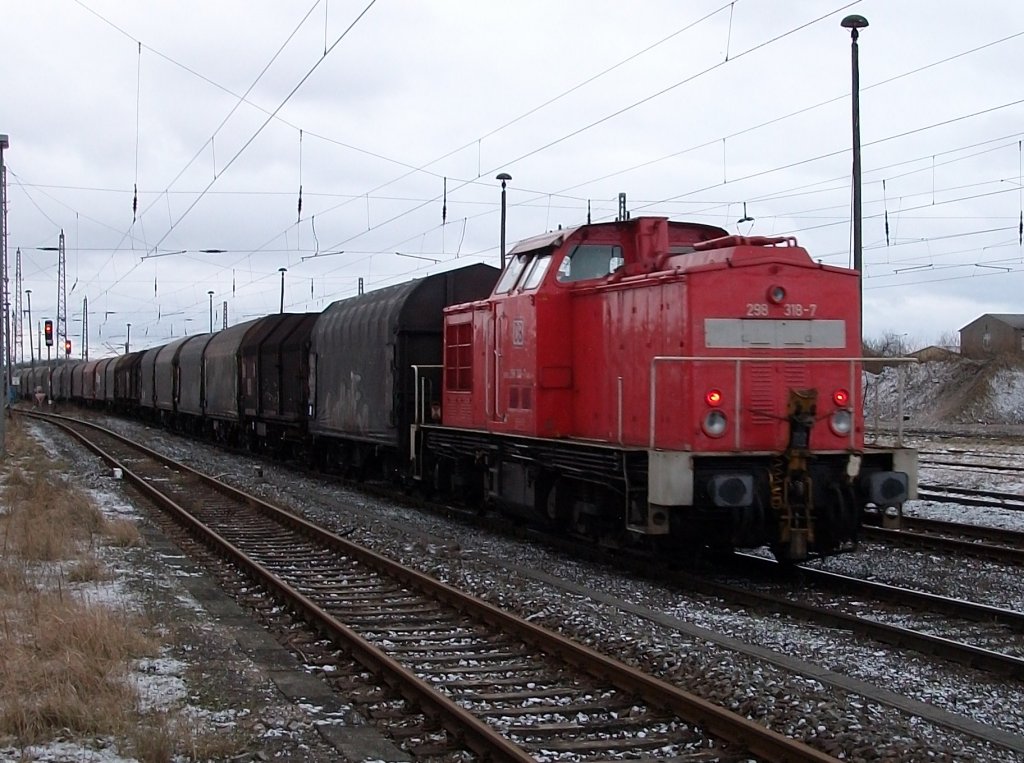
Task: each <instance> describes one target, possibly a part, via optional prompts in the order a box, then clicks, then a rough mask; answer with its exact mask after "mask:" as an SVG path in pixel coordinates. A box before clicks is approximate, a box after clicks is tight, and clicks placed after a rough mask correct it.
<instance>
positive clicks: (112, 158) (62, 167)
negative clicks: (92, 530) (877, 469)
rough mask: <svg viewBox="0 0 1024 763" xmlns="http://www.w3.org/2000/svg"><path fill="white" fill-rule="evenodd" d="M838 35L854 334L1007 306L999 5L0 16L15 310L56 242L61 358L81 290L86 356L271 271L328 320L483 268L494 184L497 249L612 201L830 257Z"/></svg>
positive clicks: (646, 5)
mask: <svg viewBox="0 0 1024 763" xmlns="http://www.w3.org/2000/svg"><path fill="white" fill-rule="evenodd" d="M853 13H856V14H860V15H862V16H864V17H866V18H867V19H868V21H869V23H870V26H869V27H868V28H867V29H864V30H863V31H862V32H861V37H860V76H861V123H862V144H863V168H864V282H863V285H864V298H865V306H864V333H865V336H868V337H878V336H881V335H882V334H884V333H885V332H895V333H899V334H903V333H906V334H907V335H908V342H910V343H911V344H914V345H924V344H929V343H934V342H936V341H938V340H939V339H940V337H941V336H942V335H943V334H951V333H954V332H956V331H957V330H958V329H960V328H961V327H962V326H964V325H966V324H967V323H969V322H970V321H971V320H973V319H974V318H975V317H977V316H978V315H980V314H982V313H986V312H991V313H1002V312H1024V300H1022V298H1021V294H1022V292H1024V249H1022V247H1021V245H1020V239H1019V231H1018V226H1019V223H1020V217H1021V208H1022V205H1024V201H1022V195H1024V189H1022V187H1021V179H1022V156H1021V140H1022V139H1024V120H1022V116H1024V79H1022V77H1021V65H1022V62H1024V3H1022V2H1019V0H979V1H978V2H975V3H970V4H967V3H964V2H962V1H960V0H862V1H861V2H847V3H843V2H839V1H836V2H831V1H830V0H804V1H800V0H736V2H732V3H727V2H724V0H710V1H708V0H686V1H685V2H684V0H665V1H664V2H662V1H659V0H643V1H642V2H632V3H624V2H622V1H621V0H614V1H610V0H609V1H606V0H536V1H534V0H515V2H507V1H506V2H501V3H499V2H487V1H485V0H466V1H465V2H459V1H457V0H434V1H433V2H428V1H427V0H376V2H370V0H319V2H314V0H293V1H292V2H280V0H245V1H244V2H243V1H242V0H237V1H236V0H217V2H209V0H202V1H199V0H173V1H171V0H150V1H148V2H144V3H140V2H128V1H127V0H4V2H3V12H2V19H3V22H2V23H3V26H2V30H3V44H4V56H3V59H4V67H3V87H2V89H0V133H6V134H8V135H9V138H10V146H9V148H8V149H7V150H6V151H5V154H4V156H5V162H6V166H7V187H8V192H7V198H8V231H9V237H8V252H9V260H10V262H9V273H10V285H11V290H12V291H13V290H14V286H15V252H16V250H17V249H18V248H20V249H21V257H22V272H23V283H22V287H21V288H22V297H23V298H22V306H21V307H22V311H23V312H24V311H26V310H27V309H28V303H27V300H26V299H25V296H24V291H25V290H27V289H31V290H32V295H31V307H32V317H33V321H34V323H36V324H38V322H39V321H40V320H41V319H43V318H47V317H48V318H53V317H55V316H56V312H57V281H58V279H57V259H58V257H57V253H56V252H55V251H52V250H49V249H48V248H49V247H57V245H58V239H59V234H60V231H61V229H63V230H64V233H65V236H66V244H65V246H66V252H67V313H68V334H69V335H70V337H71V339H72V342H73V348H74V349H73V355H74V356H75V357H78V356H79V355H80V343H81V335H82V308H83V298H86V297H87V298H88V305H89V315H88V322H89V329H90V338H89V345H90V357H99V356H102V355H109V354H112V353H113V352H123V350H124V344H125V341H126V338H127V337H126V334H127V333H128V329H127V324H129V323H130V324H131V331H130V338H131V349H132V350H137V349H142V348H145V347H148V346H154V345H157V344H163V343H165V342H167V341H169V340H170V339H172V338H174V337H177V336H182V335H184V334H185V333H188V334H195V333H201V332H204V331H207V330H208V329H209V305H210V297H209V295H208V292H209V291H213V303H214V306H215V311H216V317H215V325H217V326H219V325H220V324H221V321H222V318H221V310H222V307H221V306H222V304H223V303H224V302H227V304H228V320H229V323H231V324H234V323H237V322H240V321H242V320H246V319H249V318H253V317H257V316H261V315H265V314H267V313H272V312H277V311H278V309H279V300H280V288H281V273H280V272H279V268H282V267H284V268H287V273H286V274H285V276H284V278H285V299H284V302H285V310H286V311H292V312H301V311H320V310H322V309H324V308H325V307H326V306H327V305H328V304H330V303H331V302H332V301H334V300H337V299H340V298H343V297H347V296H351V295H353V294H355V293H356V291H357V289H358V284H359V279H360V278H361V279H363V283H364V287H365V289H367V290H370V289H374V288H379V287H381V286H384V285H388V284H392V283H397V282H400V281H402V280H405V279H408V278H410V277H414V276H420V275H423V274H426V273H428V272H431V271H432V270H437V269H447V268H450V267H453V266H454V265H455V264H456V263H471V262H480V261H482V262H488V263H491V264H495V265H496V264H497V263H498V258H499V220H500V184H499V183H498V182H497V181H496V180H495V179H494V177H495V175H496V174H497V173H499V172H503V171H504V172H508V173H509V174H511V176H512V181H511V182H510V183H509V184H508V197H507V199H508V221H507V231H508V232H507V237H508V240H509V243H510V245H511V243H512V242H514V241H516V240H518V239H520V238H526V237H528V236H532V235H535V234H538V233H541V232H543V231H545V230H549V229H553V228H556V227H558V226H559V225H562V226H573V225H578V224H580V223H583V222H585V221H586V217H587V209H588V205H589V207H590V210H591V215H592V217H593V219H594V220H595V221H600V220H610V219H613V218H614V217H615V214H616V209H617V203H618V201H617V200H618V194H619V193H620V192H624V193H626V194H627V205H628V208H629V210H630V213H631V215H633V216H634V217H635V216H639V215H661V216H668V217H670V218H672V219H677V220H684V219H685V220H694V221H698V222H704V223H711V224H715V225H719V226H722V227H725V228H727V229H729V230H731V231H734V232H739V233H743V234H751V235H780V234H785V235H793V236H796V237H797V239H798V240H799V242H800V244H801V245H803V246H805V247H807V249H808V250H809V251H810V253H811V255H812V256H813V257H815V258H816V259H820V260H823V261H824V262H827V263H830V264H836V265H849V264H852V258H851V254H850V251H851V246H850V198H851V196H850V167H851V152H850V147H851V135H850V133H851V129H850V114H851V100H850V90H851V82H850V70H851V62H850V52H851V46H850V35H849V32H848V30H846V29H843V28H841V27H840V21H841V20H842V19H843V17H844V16H846V15H849V14H853ZM325 50H326V55H325ZM136 186H137V188H138V194H137V208H136V209H135V210H134V211H133V198H135V191H134V189H135V187H136ZM300 186H301V189H302V193H301V200H302V208H301V214H300V213H299V209H298V204H299V189H300ZM445 186H447V193H446V194H445ZM744 204H745V205H746V207H745V209H744ZM744 216H746V217H750V218H753V220H752V222H739V221H740V219H741V218H743V217H744ZM886 219H887V220H888V232H887V231H886ZM202 250H223V251H218V252H213V253H210V252H203V251H202ZM339 252H342V253H339ZM25 333H26V336H27V335H28V329H26V330H25ZM33 335H34V332H33ZM44 352H45V348H44ZM24 354H25V357H26V358H27V357H28V354H29V351H28V349H27V346H26V348H25V350H24Z"/></svg>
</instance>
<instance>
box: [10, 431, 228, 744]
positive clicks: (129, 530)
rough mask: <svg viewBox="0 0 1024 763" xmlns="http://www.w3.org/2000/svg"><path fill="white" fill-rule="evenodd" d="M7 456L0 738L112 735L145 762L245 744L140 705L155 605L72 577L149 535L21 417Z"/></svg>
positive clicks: (95, 569) (92, 572)
mask: <svg viewBox="0 0 1024 763" xmlns="http://www.w3.org/2000/svg"><path fill="white" fill-rule="evenodd" d="M6 440H7V442H6V445H7V448H6V451H7V452H6V454H5V456H4V458H3V460H2V461H0V483H2V485H3V489H2V494H0V498H2V503H0V505H2V507H3V510H2V511H0V687H2V689H0V740H3V742H4V743H6V744H11V743H13V744H16V745H20V746H26V745H29V744H37V743H42V742H46V741H48V740H51V739H54V738H56V737H62V738H65V739H67V738H69V737H70V738H75V737H77V738H82V739H87V738H89V737H95V736H98V735H104V736H105V735H109V736H112V737H114V738H115V739H118V740H119V742H120V744H121V746H122V747H123V748H124V749H123V752H124V753H126V754H133V755H134V756H135V757H136V758H137V759H139V760H141V761H145V762H146V763H163V762H164V761H170V760H172V759H174V758H175V756H184V757H186V758H188V759H192V760H204V759H218V758H220V757H225V756H229V755H230V754H233V753H236V752H237V751H238V750H239V749H241V746H240V743H239V740H237V739H234V738H232V736H231V735H230V734H227V735H226V734H213V733H204V732H202V731H200V730H199V729H197V728H194V727H193V726H192V725H191V724H190V723H188V722H187V721H185V720H183V719H182V718H181V717H180V716H179V715H177V714H175V713H170V714H168V713H167V712H165V711H152V712H147V713H142V712H140V710H139V698H138V695H137V693H136V690H135V688H134V686H133V684H132V682H130V681H128V680H127V677H128V673H129V671H130V669H131V664H132V661H133V660H135V659H137V658H139V657H142V656H152V655H154V654H155V653H157V652H158V646H159V645H158V643H157V642H156V641H155V640H153V639H152V638H151V637H150V636H149V635H148V634H149V633H151V632H153V631H154V630H155V629H154V627H153V623H151V622H149V621H147V620H146V619H145V616H144V615H138V614H133V613H129V612H125V611H119V610H116V609H113V608H111V607H109V606H106V605H103V604H91V603H87V602H82V601H80V600H79V599H78V598H76V597H75V596H73V595H71V594H70V593H69V591H68V585H69V583H78V582H86V581H97V580H103V579H106V578H107V577H108V575H109V573H108V572H107V571H106V569H105V568H104V566H103V564H102V562H101V561H100V559H99V558H98V557H97V555H96V554H95V553H94V551H95V550H96V548H97V547H98V546H99V545H104V544H105V545H109V546H118V547H127V546H136V545H141V544H142V540H141V536H140V535H139V531H138V529H137V528H136V526H135V524H134V523H132V522H131V521H128V520H120V519H117V520H107V519H106V518H105V517H104V516H103V514H102V512H101V511H100V510H99V509H98V508H97V507H96V506H95V504H94V503H93V502H92V501H91V500H90V499H89V498H88V496H87V495H86V494H84V493H82V492H81V491H79V490H77V489H75V488H74V486H72V485H70V484H68V482H67V481H66V480H63V479H61V478H60V477H59V475H60V473H61V469H60V466H59V465H56V464H53V463H52V462H51V460H50V458H49V457H48V456H47V455H46V454H45V453H43V452H42V449H41V448H40V446H39V445H38V444H37V443H35V441H33V440H32V439H31V438H29V437H28V436H27V435H26V434H25V433H24V432H23V431H22V430H21V427H20V426H19V422H18V421H17V420H14V422H11V425H10V426H9V428H8V432H7V438H6Z"/></svg>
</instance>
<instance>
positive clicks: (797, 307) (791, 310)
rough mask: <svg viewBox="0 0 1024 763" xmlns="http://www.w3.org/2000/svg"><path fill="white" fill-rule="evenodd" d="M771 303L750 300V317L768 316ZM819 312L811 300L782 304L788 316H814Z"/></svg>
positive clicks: (748, 309)
mask: <svg viewBox="0 0 1024 763" xmlns="http://www.w3.org/2000/svg"><path fill="white" fill-rule="evenodd" d="M768 310H769V305H768V303H767V302H748V303H747V317H748V318H767V317H768V314H769V313H768ZM817 312H818V306H817V305H816V304H815V303H813V302H811V303H809V304H806V305H801V304H798V303H787V304H785V305H783V306H782V314H783V315H785V316H786V317H787V318H813V317H814V316H815V314H816V313H817Z"/></svg>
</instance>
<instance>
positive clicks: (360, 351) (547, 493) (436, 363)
mask: <svg viewBox="0 0 1024 763" xmlns="http://www.w3.org/2000/svg"><path fill="white" fill-rule="evenodd" d="M860 332H861V327H860V288H859V276H858V273H857V272H856V271H853V270H849V269H845V268H838V267H833V266H829V265H824V264H821V263H819V262H815V261H814V260H813V259H812V258H811V257H810V255H809V254H808V253H807V251H806V250H805V249H803V248H801V247H800V246H798V245H797V242H796V240H795V239H793V238H790V237H777V238H764V237H752V238H751V237H740V236H734V235H730V234H729V233H728V232H727V231H725V230H722V229H720V228H716V227H713V226H709V225H703V224H697V223H686V222H674V221H670V220H668V219H665V218H656V217H640V218H636V219H631V220H625V221H618V222H608V223H597V224H587V225H583V226H580V227H577V228H571V229H564V230H557V231H554V232H551V233H546V234H544V235H541V236H537V237H535V238H530V239H527V240H525V241H522V242H520V243H519V244H517V245H516V246H515V247H514V248H512V249H511V251H510V252H509V261H508V266H507V267H506V268H505V269H504V270H503V271H501V272H499V271H498V270H496V269H494V268H491V267H489V266H486V265H479V264H478V265H470V266H468V267H462V268H458V269H455V270H449V271H447V272H444V273H439V274H436V275H430V276H427V277H424V278H420V279H417V280H412V281H409V282H407V283H402V284H399V285H396V286H391V287H387V288H382V289H380V290H377V291H372V292H369V293H366V294H361V295H359V296H356V297H352V298H349V299H343V300H341V301H338V302H335V303H333V304H332V305H330V306H329V307H328V308H327V309H326V310H324V311H323V312H322V313H303V314H278V315H269V316H266V317H264V318H259V319H257V320H252V321H248V322H246V323H241V324H238V325H236V326H232V327H230V328H227V329H225V330H223V331H217V332H214V333H210V334H200V335H196V336H190V337H184V338H181V339H177V340H175V341H173V342H171V343H169V344H166V345H163V346H160V347H152V348H150V349H147V350H144V351H140V352H132V353H128V354H125V355H122V356H120V357H115V358H105V359H102V360H92V361H87V362H62V363H58V364H57V365H56V366H54V367H52V368H36V369H33V370H29V369H23V370H21V375H22V376H23V377H24V379H23V382H22V384H21V388H22V389H23V390H24V392H25V395H26V397H31V395H32V393H33V391H35V390H36V389H37V388H43V389H44V390H46V391H47V392H48V393H49V395H50V397H52V398H53V399H55V400H64V399H67V400H72V401H75V402H77V403H80V404H84V405H91V406H102V407H104V408H108V409H112V410H116V411H119V412H123V413H127V414H131V415H134V416H138V417H141V418H144V419H146V420H149V421H153V422H158V423H160V424H162V425H164V426H167V427H170V428H173V429H176V430H180V431H185V432H190V433H194V434H197V435H203V436H206V437H209V438H212V439H215V440H220V441H224V442H228V443H232V444H235V445H241V446H245V447H248V448H251V449H252V450H254V451H263V452H274V453H284V454H291V455H292V456H298V457H301V458H303V459H308V460H310V461H313V462H316V463H318V464H319V465H321V466H322V467H324V468H328V469H342V470H345V471H347V472H351V473H356V474H359V475H363V476H374V475H377V476H381V475H383V476H386V477H388V478H390V479H399V480H404V481H407V482H410V483H415V484H418V485H421V486H422V487H424V488H425V489H428V490H430V491H437V492H439V493H443V494H445V493H448V494H452V495H454V496H458V497H461V498H462V499H464V500H467V501H474V502H478V504H479V505H481V506H491V507H495V508H496V509H499V510H501V511H504V512H510V513H512V514H514V515H516V516H518V517H521V518H523V519H525V520H526V521H529V522H532V523H537V524H540V525H543V526H545V527H546V528H547V529H548V530H550V531H552V532H557V533H565V534H570V535H573V536H577V537H583V538H586V539H589V540H592V541H593V542H595V543H600V544H607V545H611V546H614V547H634V548H641V549H650V550H652V551H659V552H666V553H670V554H690V553H695V552H699V551H701V550H704V549H734V548H749V547H760V546H765V545H767V546H769V547H770V548H771V549H772V551H773V552H774V554H775V555H776V556H777V557H778V558H780V559H783V560H787V561H798V560H803V559H805V558H807V557H808V556H811V555H827V554H833V553H837V552H840V551H844V550H849V549H852V548H854V547H855V546H856V542H857V538H858V532H859V529H860V527H861V525H862V523H863V522H864V521H865V516H866V515H867V514H869V513H870V514H873V515H875V516H882V517H884V518H885V521H886V522H887V523H888V524H889V525H890V526H891V525H895V524H898V522H899V518H900V516H901V513H902V506H903V503H904V502H905V501H906V500H908V499H911V498H914V497H915V494H916V477H917V461H916V454H915V452H914V451H912V450H910V449H903V448H890V449H882V448H873V447H868V446H866V445H865V438H864V416H863V405H862V399H861V395H862V380H861V374H862V371H861V358H860V354H861V349H860Z"/></svg>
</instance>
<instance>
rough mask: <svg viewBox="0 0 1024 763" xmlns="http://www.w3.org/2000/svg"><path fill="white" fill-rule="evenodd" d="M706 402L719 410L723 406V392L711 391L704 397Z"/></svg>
mask: <svg viewBox="0 0 1024 763" xmlns="http://www.w3.org/2000/svg"><path fill="white" fill-rule="evenodd" d="M704 402H705V403H707V404H708V405H710V406H711V407H712V408H717V407H718V406H720V405H721V404H722V392H721V391H720V390H717V389H709V390H708V391H707V394H706V395H704Z"/></svg>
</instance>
